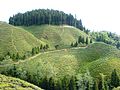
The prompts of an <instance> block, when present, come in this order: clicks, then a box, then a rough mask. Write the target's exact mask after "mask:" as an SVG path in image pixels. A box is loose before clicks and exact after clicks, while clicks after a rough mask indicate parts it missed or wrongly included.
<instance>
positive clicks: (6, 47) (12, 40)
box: [0, 22, 43, 56]
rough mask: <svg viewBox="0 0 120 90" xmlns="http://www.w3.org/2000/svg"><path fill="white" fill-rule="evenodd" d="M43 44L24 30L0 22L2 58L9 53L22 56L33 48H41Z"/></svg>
mask: <svg viewBox="0 0 120 90" xmlns="http://www.w3.org/2000/svg"><path fill="white" fill-rule="evenodd" d="M41 43H43V42H42V41H40V40H39V39H37V38H36V37H34V36H33V35H32V34H31V33H29V32H27V31H25V30H24V29H22V28H18V27H15V26H12V25H9V24H7V23H4V22H0V56H3V55H5V54H7V52H8V51H9V52H11V53H16V52H19V53H20V54H21V55H22V54H23V53H25V52H26V51H31V50H32V47H35V46H40V44H41Z"/></svg>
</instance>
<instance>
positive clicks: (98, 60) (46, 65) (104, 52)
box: [0, 43, 120, 79]
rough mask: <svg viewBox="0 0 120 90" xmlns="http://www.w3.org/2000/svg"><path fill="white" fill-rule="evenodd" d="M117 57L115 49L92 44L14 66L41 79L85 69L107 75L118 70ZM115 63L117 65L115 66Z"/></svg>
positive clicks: (118, 53) (69, 74)
mask: <svg viewBox="0 0 120 90" xmlns="http://www.w3.org/2000/svg"><path fill="white" fill-rule="evenodd" d="M119 57H120V52H119V50H117V49H116V48H114V47H112V46H110V45H107V44H104V43H94V44H91V45H89V46H88V47H78V48H71V49H62V50H55V51H48V52H44V53H40V54H39V55H37V56H36V57H34V58H30V59H29V60H26V61H25V62H21V63H19V65H18V64H17V65H16V66H17V67H18V68H22V69H23V70H25V71H28V72H30V73H31V74H35V73H37V74H39V76H40V77H41V78H42V77H44V76H46V75H47V76H48V77H54V78H57V79H58V78H61V77H63V76H65V75H67V76H72V75H75V74H77V73H78V72H80V73H81V72H84V71H86V69H90V72H91V74H92V75H93V76H97V75H99V73H100V72H102V73H105V74H107V75H109V74H110V73H111V72H112V70H113V69H115V68H116V69H117V70H119V66H120V65H119V64H120V62H119V60H120V58H119ZM105 58H106V59H107V60H105ZM112 62H113V63H112ZM116 63H118V65H117V66H116V65H115V64H116ZM108 64H109V65H110V67H108V66H109V65H108ZM107 65H108V66H107ZM10 66H12V65H10ZM10 66H9V65H7V66H3V67H2V66H1V68H0V69H1V71H5V68H6V70H7V69H8V67H9V68H10ZM102 67H104V68H102ZM109 68H111V69H109ZM94 69H95V70H94ZM108 69H109V70H108ZM119 74H120V73H119Z"/></svg>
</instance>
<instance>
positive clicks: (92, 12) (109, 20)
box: [0, 0, 120, 35]
mask: <svg viewBox="0 0 120 90" xmlns="http://www.w3.org/2000/svg"><path fill="white" fill-rule="evenodd" d="M43 8H44V9H47V8H48V9H55V10H60V11H64V12H65V13H71V14H73V15H75V14H76V16H77V19H81V20H82V22H83V25H84V26H85V27H86V28H88V29H90V30H93V31H103V30H106V31H111V32H113V33H116V34H119V35H120V25H119V24H120V0H0V21H6V22H8V20H9V17H10V16H13V14H16V13H18V12H21V13H24V12H26V11H31V10H34V9H43Z"/></svg>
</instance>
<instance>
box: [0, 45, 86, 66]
mask: <svg viewBox="0 0 120 90" xmlns="http://www.w3.org/2000/svg"><path fill="white" fill-rule="evenodd" d="M80 48H83V49H85V48H87V46H86V47H73V48H69V49H60V50H54V51H47V52H42V53H39V54H36V55H34V56H32V57H29V58H27V59H25V60H19V61H18V62H14V63H12V64H20V63H24V62H27V61H30V60H33V59H34V58H36V57H38V56H39V55H41V54H47V53H52V52H59V51H67V50H70V49H71V50H72V49H80ZM9 65H11V64H4V65H0V67H4V66H9Z"/></svg>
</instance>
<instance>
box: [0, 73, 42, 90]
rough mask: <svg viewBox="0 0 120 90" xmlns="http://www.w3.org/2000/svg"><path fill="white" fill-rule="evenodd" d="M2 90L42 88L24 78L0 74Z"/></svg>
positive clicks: (34, 89) (0, 88) (35, 89)
mask: <svg viewBox="0 0 120 90" xmlns="http://www.w3.org/2000/svg"><path fill="white" fill-rule="evenodd" d="M0 90H42V89H40V88H38V87H37V86H35V85H33V84H30V83H28V82H25V81H23V80H20V79H17V78H13V77H8V76H5V75H1V74H0Z"/></svg>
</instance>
